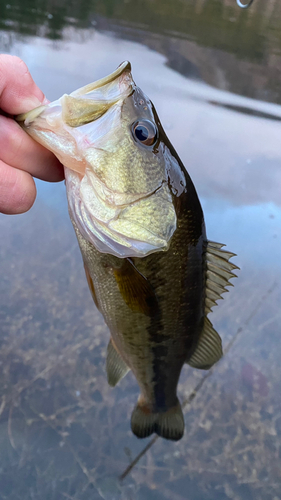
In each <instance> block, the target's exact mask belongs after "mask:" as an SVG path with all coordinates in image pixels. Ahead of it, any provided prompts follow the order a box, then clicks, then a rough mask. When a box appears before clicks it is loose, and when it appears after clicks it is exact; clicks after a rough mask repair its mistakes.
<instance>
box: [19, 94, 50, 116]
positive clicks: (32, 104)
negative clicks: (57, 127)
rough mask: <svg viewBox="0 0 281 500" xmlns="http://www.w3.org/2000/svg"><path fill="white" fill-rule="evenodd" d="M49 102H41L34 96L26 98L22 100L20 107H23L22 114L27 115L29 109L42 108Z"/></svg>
mask: <svg viewBox="0 0 281 500" xmlns="http://www.w3.org/2000/svg"><path fill="white" fill-rule="evenodd" d="M48 103H49V101H48V100H47V99H46V97H45V96H44V98H43V99H42V100H40V99H38V98H37V97H36V96H32V97H28V98H26V99H25V100H24V102H23V103H22V105H23V106H24V111H23V113H27V111H30V110H31V109H34V108H38V106H42V104H43V105H46V104H48Z"/></svg>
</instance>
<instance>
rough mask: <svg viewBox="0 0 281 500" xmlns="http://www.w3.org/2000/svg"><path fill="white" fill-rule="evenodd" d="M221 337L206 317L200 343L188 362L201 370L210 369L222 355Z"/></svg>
mask: <svg viewBox="0 0 281 500" xmlns="http://www.w3.org/2000/svg"><path fill="white" fill-rule="evenodd" d="M222 354H223V353H222V344H221V338H220V336H219V334H218V332H216V330H215V329H214V328H213V325H212V323H211V321H210V320H209V319H208V318H206V317H205V320H204V328H203V331H202V333H201V336H200V339H199V342H198V345H197V347H196V349H195V351H194V353H193V355H192V356H191V358H190V359H188V360H187V364H189V365H190V366H192V368H199V369H201V370H209V368H211V366H213V365H214V364H215V363H217V361H219V359H220V358H221V357H222Z"/></svg>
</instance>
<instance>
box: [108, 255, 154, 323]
mask: <svg viewBox="0 0 281 500" xmlns="http://www.w3.org/2000/svg"><path fill="white" fill-rule="evenodd" d="M113 272H114V276H115V279H116V282H117V284H118V287H119V290H120V293H121V295H122V297H123V299H124V301H125V303H126V304H127V306H128V307H130V309H131V310H132V311H135V312H140V313H143V314H145V315H146V316H151V315H154V314H156V312H157V310H158V301H157V298H156V295H155V292H154V290H153V288H152V286H151V285H150V283H149V281H148V280H147V279H146V278H145V276H143V275H142V274H141V273H140V272H139V271H138V269H137V268H136V267H135V265H134V264H133V262H132V261H131V259H124V263H123V265H122V266H121V267H120V268H119V269H114V270H113Z"/></svg>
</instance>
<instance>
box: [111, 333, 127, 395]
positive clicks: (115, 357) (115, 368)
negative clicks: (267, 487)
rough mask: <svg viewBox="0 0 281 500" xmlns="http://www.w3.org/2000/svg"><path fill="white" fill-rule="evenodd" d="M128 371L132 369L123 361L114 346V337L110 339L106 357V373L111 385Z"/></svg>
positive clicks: (116, 382)
mask: <svg viewBox="0 0 281 500" xmlns="http://www.w3.org/2000/svg"><path fill="white" fill-rule="evenodd" d="M128 371H130V368H129V367H128V366H127V365H126V363H125V361H123V359H122V358H121V356H120V354H119V353H118V352H117V350H116V348H115V347H114V345H113V341H112V339H110V341H109V344H108V346H107V357H106V373H107V380H108V383H109V385H111V387H114V386H115V385H116V384H118V382H119V380H121V378H123V377H125V375H126V374H127V373H128Z"/></svg>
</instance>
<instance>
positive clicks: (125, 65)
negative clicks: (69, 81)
mask: <svg viewBox="0 0 281 500" xmlns="http://www.w3.org/2000/svg"><path fill="white" fill-rule="evenodd" d="M131 70H132V67H131V63H130V62H129V61H124V62H122V63H121V64H119V66H118V67H117V68H116V70H115V71H113V72H112V73H110V74H109V75H107V76H105V77H104V78H100V79H99V80H97V81H96V82H93V83H91V84H89V85H86V86H85V87H82V88H80V89H78V90H76V91H74V92H72V93H71V94H70V95H71V96H73V97H75V96H78V95H83V94H84V95H85V94H87V93H90V92H92V91H94V90H97V89H100V88H101V87H104V86H105V85H108V84H109V83H112V82H114V81H115V80H118V79H119V78H120V76H122V75H124V74H125V73H127V75H128V76H129V78H130V81H131V86H132V87H133V86H134V81H133V78H132V75H131Z"/></svg>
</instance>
